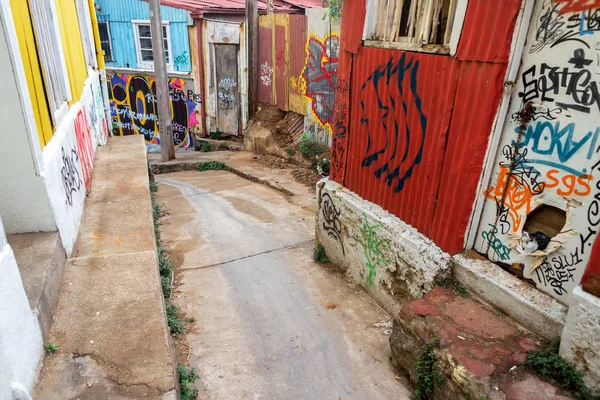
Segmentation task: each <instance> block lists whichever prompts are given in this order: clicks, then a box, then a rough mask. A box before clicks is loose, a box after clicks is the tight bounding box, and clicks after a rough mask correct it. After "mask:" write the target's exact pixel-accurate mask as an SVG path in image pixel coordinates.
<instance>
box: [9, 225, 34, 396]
mask: <svg viewBox="0 0 600 400" xmlns="http://www.w3.org/2000/svg"><path fill="white" fill-rule="evenodd" d="M1 227H2V221H1V220H0V234H1V235H0V246H1V247H0V399H11V398H16V397H13V396H14V394H16V393H17V392H19V388H21V389H26V390H28V391H30V390H31V389H32V387H33V385H34V383H35V378H36V375H37V371H38V366H39V363H40V360H41V357H42V354H43V347H42V332H41V330H40V327H39V324H38V320H37V318H36V316H35V315H34V314H33V312H32V311H31V309H30V307H29V300H27V295H26V294H25V289H24V288H23V282H22V281H21V275H20V273H19V268H18V266H17V262H16V260H15V257H14V254H13V251H12V249H11V247H10V245H8V244H6V237H5V236H4V234H3V232H1V231H2V229H1Z"/></svg>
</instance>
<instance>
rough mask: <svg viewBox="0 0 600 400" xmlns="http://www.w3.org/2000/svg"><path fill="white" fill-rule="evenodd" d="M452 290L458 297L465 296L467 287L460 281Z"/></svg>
mask: <svg viewBox="0 0 600 400" xmlns="http://www.w3.org/2000/svg"><path fill="white" fill-rule="evenodd" d="M454 292H455V293H456V294H457V295H459V296H460V297H467V296H468V294H467V289H465V287H464V286H463V285H462V283H457V284H456V286H455V287H454Z"/></svg>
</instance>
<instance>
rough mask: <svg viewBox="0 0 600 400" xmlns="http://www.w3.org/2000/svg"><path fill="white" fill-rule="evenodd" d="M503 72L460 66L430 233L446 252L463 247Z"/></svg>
mask: <svg viewBox="0 0 600 400" xmlns="http://www.w3.org/2000/svg"><path fill="white" fill-rule="evenodd" d="M505 72H506V64H494V63H480V62H462V63H461V66H460V77H459V79H458V89H457V91H456V99H455V100H454V112H453V113H452V124H451V125H450V132H449V134H448V139H447V145H446V153H445V158H444V166H443V168H442V178H441V182H440V187H439V191H438V194H437V206H436V211H435V215H434V219H433V224H432V230H431V236H430V237H431V239H433V240H434V241H435V242H436V244H437V245H438V246H440V247H441V248H442V249H443V250H444V251H446V252H448V253H450V254H456V253H458V252H460V251H462V250H463V248H464V237H465V234H466V231H467V227H468V224H469V218H470V216H471V210H472V208H473V203H474V201H475V197H476V195H477V185H478V182H479V178H480V176H481V172H482V169H483V159H484V156H485V152H486V149H487V145H488V140H489V137H490V134H491V133H492V127H493V124H494V118H495V116H496V112H497V110H498V104H499V102H500V98H501V97H502V90H503V80H504V74H505ZM474 115H476V117H474Z"/></svg>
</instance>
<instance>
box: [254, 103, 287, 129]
mask: <svg viewBox="0 0 600 400" xmlns="http://www.w3.org/2000/svg"><path fill="white" fill-rule="evenodd" d="M284 117H285V111H282V110H280V109H279V108H277V107H275V106H273V105H271V104H260V105H259V109H258V112H257V113H256V115H255V116H254V121H255V122H260V124H261V125H262V126H264V127H265V128H267V129H271V128H275V127H276V126H277V123H278V122H279V121H281V120H282V119H283V118H284Z"/></svg>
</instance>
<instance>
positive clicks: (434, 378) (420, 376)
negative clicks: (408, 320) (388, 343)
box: [410, 338, 442, 400]
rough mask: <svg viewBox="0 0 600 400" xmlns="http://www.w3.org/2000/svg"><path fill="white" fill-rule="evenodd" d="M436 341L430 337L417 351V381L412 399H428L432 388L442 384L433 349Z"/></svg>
mask: <svg viewBox="0 0 600 400" xmlns="http://www.w3.org/2000/svg"><path fill="white" fill-rule="evenodd" d="M437 342H438V339H437V338H432V339H431V340H430V341H429V342H427V343H425V344H423V345H422V346H421V347H420V348H419V351H418V352H417V360H416V361H415V375H416V378H417V382H416V384H415V391H414V392H413V394H412V396H410V398H411V399H412V400H423V399H429V398H431V397H432V394H433V390H434V388H435V387H436V386H437V387H440V386H441V385H442V376H441V374H440V371H439V367H438V362H437V361H436V359H435V351H434V349H435V347H436V346H437Z"/></svg>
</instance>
